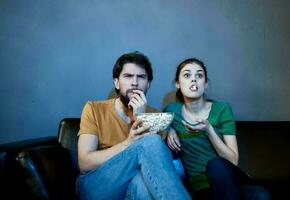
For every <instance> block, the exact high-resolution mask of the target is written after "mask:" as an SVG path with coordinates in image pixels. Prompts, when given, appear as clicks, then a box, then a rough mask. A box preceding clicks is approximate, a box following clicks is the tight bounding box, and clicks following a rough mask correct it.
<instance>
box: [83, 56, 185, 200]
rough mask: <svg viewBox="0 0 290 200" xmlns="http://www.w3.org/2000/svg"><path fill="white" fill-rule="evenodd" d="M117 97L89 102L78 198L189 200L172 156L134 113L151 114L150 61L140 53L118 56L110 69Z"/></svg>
mask: <svg viewBox="0 0 290 200" xmlns="http://www.w3.org/2000/svg"><path fill="white" fill-rule="evenodd" d="M113 79H114V84H115V89H116V92H117V94H118V98H116V99H109V100H105V101H98V102H88V103H87V104H86V105H85V107H84V109H83V112H82V116H81V124H80V131H79V134H78V135H79V140H78V159H79V160H78V161H79V167H80V170H81V175H80V176H79V178H78V181H77V187H78V191H79V195H80V198H81V199H86V200H88V199H124V198H126V199H190V197H189V195H188V193H187V191H186V190H185V189H184V187H183V185H182V182H181V180H180V179H179V177H178V175H177V173H176V172H175V170H174V166H173V164H172V158H171V154H170V152H169V150H168V148H167V147H166V145H165V144H164V142H163V140H162V139H161V137H160V136H159V135H158V134H156V133H151V132H149V128H150V127H145V126H143V125H142V122H141V121H134V115H135V114H136V113H142V112H154V111H155V110H154V109H153V108H150V107H149V106H147V100H146V96H145V95H146V92H147V90H148V89H149V87H150V83H151V81H152V80H153V74H152V68H151V64H150V61H149V60H148V58H147V57H146V56H144V55H143V54H141V53H139V52H134V53H128V54H124V55H122V56H121V57H120V58H119V59H118V60H117V62H116V64H115V66H114V69H113Z"/></svg>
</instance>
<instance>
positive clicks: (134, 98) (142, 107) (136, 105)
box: [128, 89, 147, 115]
mask: <svg viewBox="0 0 290 200" xmlns="http://www.w3.org/2000/svg"><path fill="white" fill-rule="evenodd" d="M128 106H129V108H132V109H133V114H134V115H135V114H137V113H144V112H145V111H146V106H147V99H146V96H145V94H144V92H143V91H142V90H137V89H136V90H133V94H132V95H131V96H130V101H129V103H128Z"/></svg>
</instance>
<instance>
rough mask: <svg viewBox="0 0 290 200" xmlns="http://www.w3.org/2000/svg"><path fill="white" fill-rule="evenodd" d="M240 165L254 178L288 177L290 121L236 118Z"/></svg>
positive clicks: (289, 173) (289, 167)
mask: <svg viewBox="0 0 290 200" xmlns="http://www.w3.org/2000/svg"><path fill="white" fill-rule="evenodd" d="M237 138H238V144H239V152H240V163H239V166H240V167H241V168H242V169H244V170H245V171H246V172H247V173H249V175H251V176H252V177H254V178H255V179H257V180H277V181H279V180H281V181H283V180H290V156H289V152H290V122H250V121H238V122H237Z"/></svg>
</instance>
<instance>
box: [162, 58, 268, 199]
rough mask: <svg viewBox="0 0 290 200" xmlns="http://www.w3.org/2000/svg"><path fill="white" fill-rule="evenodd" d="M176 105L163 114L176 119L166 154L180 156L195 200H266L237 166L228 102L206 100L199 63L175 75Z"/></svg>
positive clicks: (182, 66)
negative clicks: (169, 114) (171, 153)
mask: <svg viewBox="0 0 290 200" xmlns="http://www.w3.org/2000/svg"><path fill="white" fill-rule="evenodd" d="M175 84H176V88H177V92H176V99H177V100H178V102H176V103H171V104H169V105H168V106H167V107H166V108H165V111H166V112H174V113H175V117H174V120H173V123H172V125H171V128H170V129H169V131H168V132H169V133H168V136H167V139H166V140H167V144H168V146H169V147H170V149H171V150H173V151H175V152H179V151H180V152H181V158H182V161H183V164H184V168H185V171H186V174H187V176H188V181H189V190H190V192H191V194H192V197H193V198H194V199H223V200H226V199H231V200H234V199H269V195H268V192H267V191H266V190H265V189H264V188H263V187H261V186H255V185H251V179H250V178H249V177H248V176H247V175H246V174H245V173H244V172H243V171H242V170H241V169H239V168H238V167H237V166H236V165H237V164H238V159H239V152H238V146H237V139H236V135H235V133H236V128H235V122H234V119H233V115H232V111H231V108H230V106H229V104H227V103H225V102H218V101H214V100H209V99H206V98H205V96H204V94H205V90H206V88H207V86H208V77H207V70H206V67H205V65H204V64H203V62H202V61H200V60H198V59H195V58H191V59H186V60H184V61H183V62H181V63H180V64H179V66H178V68H177V71H176V75H175Z"/></svg>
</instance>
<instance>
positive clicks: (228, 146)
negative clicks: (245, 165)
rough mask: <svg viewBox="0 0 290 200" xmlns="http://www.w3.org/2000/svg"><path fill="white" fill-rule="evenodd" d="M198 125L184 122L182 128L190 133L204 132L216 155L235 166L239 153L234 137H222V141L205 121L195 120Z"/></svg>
mask: <svg viewBox="0 0 290 200" xmlns="http://www.w3.org/2000/svg"><path fill="white" fill-rule="evenodd" d="M197 122H198V125H195V126H191V125H189V124H187V123H186V122H184V123H183V124H184V126H185V127H186V128H187V129H188V130H189V131H192V132H196V131H205V132H207V136H208V138H209V140H210V142H211V144H212V145H213V147H214V148H215V150H216V152H217V154H218V155H219V156H221V157H223V158H225V159H227V160H229V161H230V162H232V163H233V164H235V165H237V164H238V160H239V151H238V145H237V139H236V136H235V135H224V136H223V140H224V141H223V140H222V139H221V138H220V137H219V136H218V135H217V134H216V132H215V130H214V128H213V126H212V125H211V124H210V123H209V122H208V121H207V120H197Z"/></svg>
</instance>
